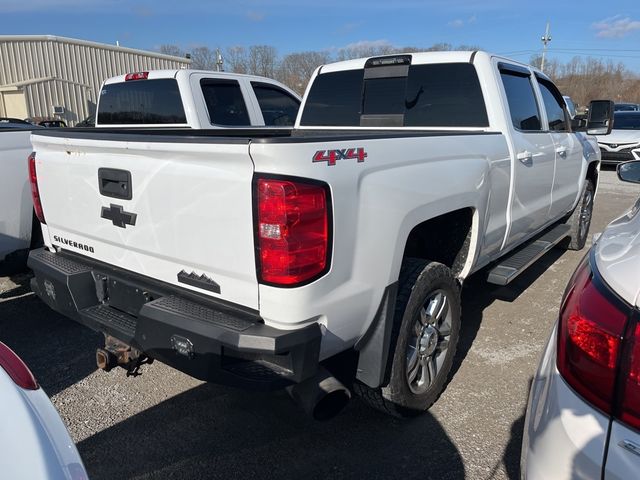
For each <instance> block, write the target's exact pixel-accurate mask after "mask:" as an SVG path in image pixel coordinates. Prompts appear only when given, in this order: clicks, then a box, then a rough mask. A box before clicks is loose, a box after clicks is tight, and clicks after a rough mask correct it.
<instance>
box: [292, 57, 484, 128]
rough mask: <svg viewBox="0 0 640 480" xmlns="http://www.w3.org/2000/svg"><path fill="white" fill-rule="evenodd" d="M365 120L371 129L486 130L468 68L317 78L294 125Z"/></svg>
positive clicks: (442, 67) (472, 74) (479, 95)
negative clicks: (372, 120) (371, 120)
mask: <svg viewBox="0 0 640 480" xmlns="http://www.w3.org/2000/svg"><path fill="white" fill-rule="evenodd" d="M405 72H406V70H405ZM371 116H375V117H376V118H375V121H376V122H377V126H405V127H487V126H489V120H488V117H487V110H486V107H485V103H484V97H483V95H482V89H481V87H480V82H479V80H478V75H477V73H476V70H475V67H474V66H473V65H471V64H468V63H445V64H427V65H411V66H410V67H409V68H408V73H403V74H400V75H398V76H391V77H384V76H379V75H375V74H374V75H365V70H364V69H363V70H347V71H340V72H331V73H325V74H320V75H318V77H317V78H316V80H315V81H314V83H313V85H312V86H311V90H310V91H309V95H308V98H307V102H306V104H305V107H304V111H303V114H302V118H301V122H300V123H301V125H304V126H352V127H357V126H367V125H368V123H367V122H368V121H369V118H370V117H371ZM385 122H387V123H386V124H385Z"/></svg>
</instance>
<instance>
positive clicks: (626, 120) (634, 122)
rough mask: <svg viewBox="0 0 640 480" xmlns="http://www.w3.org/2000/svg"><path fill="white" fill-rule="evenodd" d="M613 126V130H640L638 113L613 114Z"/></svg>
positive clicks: (639, 115)
mask: <svg viewBox="0 0 640 480" xmlns="http://www.w3.org/2000/svg"><path fill="white" fill-rule="evenodd" d="M613 128H614V129H615V130H640V113H639V114H638V115H618V114H614V117H613Z"/></svg>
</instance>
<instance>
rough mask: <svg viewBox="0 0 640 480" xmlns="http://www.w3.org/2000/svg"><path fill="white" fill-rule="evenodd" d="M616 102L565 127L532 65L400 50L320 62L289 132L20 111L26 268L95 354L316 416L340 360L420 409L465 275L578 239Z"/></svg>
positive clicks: (325, 406)
mask: <svg viewBox="0 0 640 480" xmlns="http://www.w3.org/2000/svg"><path fill="white" fill-rule="evenodd" d="M150 78H151V76H150ZM140 81H143V80H140ZM144 81H149V80H144ZM612 110H613V105H612V103H611V102H605V101H602V102H593V103H592V105H591V109H590V112H591V117H590V119H589V125H588V126H586V127H580V128H578V124H577V122H574V125H572V122H571V120H570V118H569V114H568V112H567V110H566V106H565V103H564V100H563V98H562V95H561V94H560V92H559V91H558V89H557V88H556V87H555V86H554V85H553V83H552V82H551V81H550V80H549V79H548V78H547V77H545V75H544V74H543V73H541V72H540V71H537V70H534V69H532V68H531V67H529V66H526V65H523V64H520V63H517V62H514V61H512V60H508V59H505V58H500V57H496V56H493V55H490V54H488V53H485V52H447V53H413V54H409V55H394V56H384V57H376V58H369V59H360V60H352V61H347V62H341V63H334V64H329V65H324V66H322V67H320V68H318V69H317V70H316V72H315V74H314V75H313V78H312V79H311V82H310V84H309V86H308V88H307V92H306V94H305V97H304V99H303V104H302V107H301V110H300V113H299V114H298V117H297V120H296V124H295V127H294V128H293V129H291V130H287V131H283V130H277V129H273V130H265V129H246V130H235V129H234V130H224V131H215V130H214V131H212V130H189V131H184V130H157V129H149V130H137V131H132V130H118V129H111V130H110V129H103V130H101V131H98V130H94V131H93V132H89V131H85V132H80V131H72V130H47V131H43V132H35V133H34V135H33V137H32V140H33V145H34V148H35V154H34V156H32V158H31V162H32V165H33V166H34V168H35V171H36V172H37V178H35V179H34V185H33V190H34V192H35V201H36V204H38V203H41V205H42V211H43V213H44V216H43V217H42V218H41V219H40V220H41V221H42V224H43V225H42V229H43V233H44V239H45V244H46V246H45V248H43V249H40V250H35V251H33V252H32V253H31V256H30V259H29V264H30V266H31V268H32V269H33V270H34V272H35V278H34V279H33V281H32V288H33V290H34V291H35V292H36V293H37V294H38V296H39V297H40V298H42V299H43V300H44V301H45V302H46V303H47V304H49V305H50V306H51V307H52V308H53V309H55V310H57V311H59V312H61V313H63V314H65V315H68V316H69V317H71V318H73V319H75V320H76V321H78V322H80V323H82V324H84V325H86V326H88V327H90V328H93V329H95V330H98V331H101V332H103V333H104V334H105V337H106V342H105V346H104V347H103V348H101V349H99V350H98V354H97V359H98V364H99V366H100V367H102V368H104V369H107V370H108V369H111V368H112V367H114V366H116V365H120V366H124V367H125V368H126V369H127V370H128V373H130V374H136V373H138V371H139V367H140V365H141V364H142V363H144V362H146V361H149V360H150V359H158V360H160V361H162V362H165V363H167V364H169V365H171V366H173V367H175V368H177V369H179V370H182V371H183V372H186V373H188V374H190V375H193V376H194V377H197V378H200V379H204V380H209V381H214V382H220V383H225V384H232V385H240V386H244V387H248V388H264V389H270V388H278V387H283V386H289V387H291V388H290V391H291V393H292V395H293V396H294V398H296V399H298V400H299V401H300V402H301V404H302V405H303V406H304V408H305V409H306V410H307V411H308V412H310V413H311V414H313V416H314V417H315V418H327V417H330V416H331V415H333V414H335V413H336V412H337V411H338V410H339V409H340V408H341V407H342V406H344V404H345V403H346V401H347V399H348V398H349V397H350V393H349V390H348V389H347V387H345V386H343V383H341V382H339V381H338V380H336V378H335V377H334V376H333V375H334V374H335V373H336V372H335V370H334V369H335V368H336V367H338V368H342V370H343V371H342V372H341V375H343V377H346V378H349V376H350V377H351V379H353V385H352V389H353V390H354V391H355V392H356V393H358V394H360V395H361V396H362V398H364V399H365V400H366V401H368V402H369V403H370V404H371V405H373V406H375V407H377V408H380V409H382V410H383V411H385V412H388V413H391V414H393V415H414V414H416V413H420V412H422V411H424V410H426V409H427V408H428V407H429V406H430V405H431V404H432V403H433V402H434V401H435V400H436V399H437V397H438V396H439V394H440V393H441V392H442V390H443V389H444V387H445V385H446V382H447V380H448V377H449V373H450V369H451V365H452V361H453V357H454V353H455V349H456V343H457V340H458V336H459V331H460V328H461V326H463V325H464V319H463V318H461V312H460V287H461V285H462V282H463V281H464V279H465V278H467V277H468V276H469V275H470V274H471V273H473V272H476V271H478V270H479V269H481V268H483V267H487V269H486V272H487V275H488V281H490V282H493V283H498V284H506V283H508V282H509V281H511V280H512V279H513V278H515V277H516V276H517V275H518V274H519V273H520V272H521V271H522V270H523V269H524V268H526V267H527V266H528V265H529V264H530V263H532V262H533V261H534V260H535V259H536V258H538V257H539V256H540V255H542V254H543V253H544V252H546V251H548V250H549V249H550V248H551V247H553V246H554V245H555V244H557V243H559V242H561V241H564V242H565V244H566V245H567V246H568V247H570V248H574V249H580V248H582V247H583V246H584V244H585V240H586V238H587V233H588V229H589V224H590V220H591V212H592V208H593V200H594V195H595V192H596V187H597V184H598V174H599V164H600V151H599V149H598V147H597V144H596V143H595V140H594V139H593V138H592V137H590V136H588V135H587V133H586V130H587V128H589V129H590V130H589V133H592V134H595V133H598V134H606V133H607V131H608V130H610V123H611V121H610V118H611V112H612ZM578 130H581V131H580V132H579V131H578ZM342 353H344V354H345V355H340V357H336V356H337V355H338V354H342ZM336 358H338V359H340V360H341V361H334V360H336ZM346 359H352V360H353V362H352V363H351V362H349V361H347V360H346ZM342 360H344V361H342ZM348 365H353V366H352V367H348ZM328 369H332V370H331V373H329V371H328ZM345 370H346V371H345Z"/></svg>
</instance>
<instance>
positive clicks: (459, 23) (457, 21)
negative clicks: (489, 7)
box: [447, 15, 478, 28]
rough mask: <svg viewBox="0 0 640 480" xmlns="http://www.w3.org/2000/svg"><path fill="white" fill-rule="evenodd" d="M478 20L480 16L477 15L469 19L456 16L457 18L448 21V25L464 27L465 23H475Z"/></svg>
mask: <svg viewBox="0 0 640 480" xmlns="http://www.w3.org/2000/svg"><path fill="white" fill-rule="evenodd" d="M477 20H478V18H477V17H476V16H475V15H472V16H470V17H469V18H467V19H463V18H456V19H455V20H451V21H450V22H449V23H447V26H449V27H451V28H462V27H464V26H465V25H473V24H474V23H476V21H477Z"/></svg>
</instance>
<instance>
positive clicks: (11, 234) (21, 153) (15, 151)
mask: <svg viewBox="0 0 640 480" xmlns="http://www.w3.org/2000/svg"><path fill="white" fill-rule="evenodd" d="M30 135H31V131H29V130H9V129H6V130H0V169H1V171H2V174H1V175H0V261H1V260H3V259H4V258H5V256H6V255H8V254H10V253H12V252H14V251H15V250H20V249H23V248H29V243H30V240H31V224H32V219H33V213H32V212H33V204H32V203H31V189H30V187H29V175H28V172H29V170H28V164H27V157H28V156H29V153H31V142H30V141H29V137H30Z"/></svg>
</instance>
